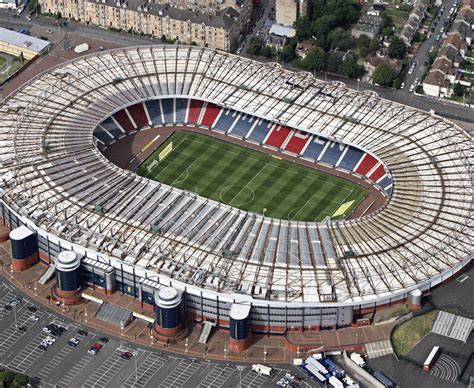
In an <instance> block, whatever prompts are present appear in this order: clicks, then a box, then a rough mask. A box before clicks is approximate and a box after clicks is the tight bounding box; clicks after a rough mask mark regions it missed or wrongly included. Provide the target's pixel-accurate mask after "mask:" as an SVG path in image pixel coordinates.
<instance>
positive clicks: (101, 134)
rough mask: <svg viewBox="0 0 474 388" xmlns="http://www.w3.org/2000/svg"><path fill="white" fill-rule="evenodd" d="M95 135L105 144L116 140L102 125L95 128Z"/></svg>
mask: <svg viewBox="0 0 474 388" xmlns="http://www.w3.org/2000/svg"><path fill="white" fill-rule="evenodd" d="M94 136H95V137H96V138H97V139H99V140H100V141H101V142H102V143H104V145H108V144H110V143H111V142H112V141H113V140H114V138H113V136H111V135H110V134H109V133H108V132H107V131H105V130H104V129H103V128H102V127H101V126H100V125H99V126H97V127H96V129H94Z"/></svg>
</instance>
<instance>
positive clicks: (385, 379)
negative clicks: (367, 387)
mask: <svg viewBox="0 0 474 388" xmlns="http://www.w3.org/2000/svg"><path fill="white" fill-rule="evenodd" d="M374 377H375V378H376V379H377V380H378V381H380V382H381V383H382V384H383V385H384V386H385V387H387V388H395V384H394V383H393V381H392V380H390V379H389V378H388V377H387V376H385V375H384V374H383V373H382V372H379V371H378V370H376V371H375V372H374Z"/></svg>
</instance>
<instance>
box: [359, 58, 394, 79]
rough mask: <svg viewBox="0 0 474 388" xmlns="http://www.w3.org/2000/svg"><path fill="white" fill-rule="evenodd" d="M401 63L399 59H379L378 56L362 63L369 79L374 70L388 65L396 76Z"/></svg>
mask: <svg viewBox="0 0 474 388" xmlns="http://www.w3.org/2000/svg"><path fill="white" fill-rule="evenodd" d="M402 64H403V61H401V60H400V59H392V58H389V57H380V56H377V55H376V56H370V57H368V58H367V60H365V61H364V68H365V70H366V71H367V75H368V77H369V78H372V76H373V74H374V71H375V69H376V68H377V66H379V65H389V66H391V67H392V68H393V69H394V70H395V73H396V74H398V73H400V71H401V70H402Z"/></svg>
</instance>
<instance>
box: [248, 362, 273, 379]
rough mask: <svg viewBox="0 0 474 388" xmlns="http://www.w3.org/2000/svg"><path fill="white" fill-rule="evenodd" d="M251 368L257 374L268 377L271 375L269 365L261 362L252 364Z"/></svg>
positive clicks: (271, 370)
mask: <svg viewBox="0 0 474 388" xmlns="http://www.w3.org/2000/svg"><path fill="white" fill-rule="evenodd" d="M252 370H253V371H254V372H255V373H258V374H259V375H263V376H267V377H270V376H271V375H272V372H273V369H272V368H270V367H269V366H265V365H262V364H253V365H252Z"/></svg>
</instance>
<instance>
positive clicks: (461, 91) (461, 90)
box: [453, 82, 464, 97]
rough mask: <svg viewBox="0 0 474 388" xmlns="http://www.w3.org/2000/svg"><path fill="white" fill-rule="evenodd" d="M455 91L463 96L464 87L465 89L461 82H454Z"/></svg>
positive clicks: (457, 94)
mask: <svg viewBox="0 0 474 388" xmlns="http://www.w3.org/2000/svg"><path fill="white" fill-rule="evenodd" d="M453 92H454V94H455V95H456V96H458V97H462V95H463V94H464V89H463V87H462V85H461V84H460V83H459V82H456V83H455V84H454V86H453Z"/></svg>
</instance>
